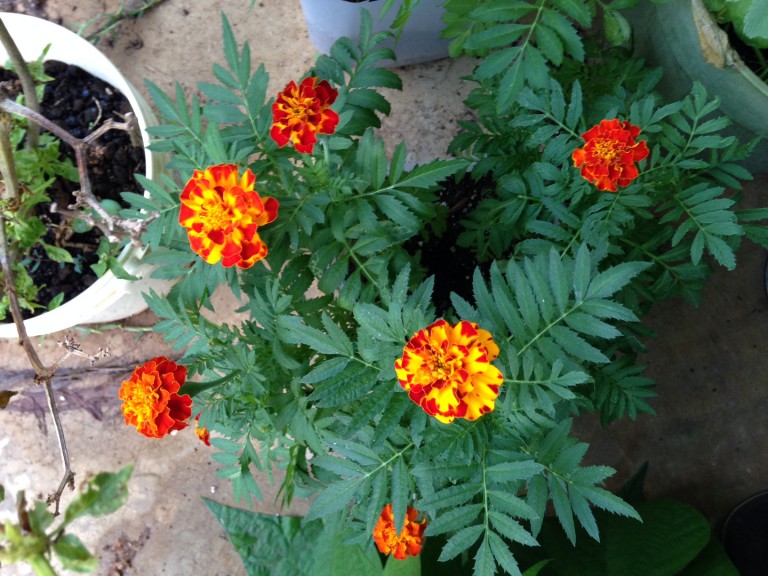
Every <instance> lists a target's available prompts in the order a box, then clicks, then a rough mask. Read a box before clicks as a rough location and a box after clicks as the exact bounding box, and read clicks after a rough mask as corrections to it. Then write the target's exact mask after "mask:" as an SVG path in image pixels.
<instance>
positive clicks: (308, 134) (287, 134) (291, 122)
mask: <svg viewBox="0 0 768 576" xmlns="http://www.w3.org/2000/svg"><path fill="white" fill-rule="evenodd" d="M338 94H339V93H338V92H337V91H336V90H334V89H333V88H332V87H331V85H330V84H329V83H328V82H327V81H326V80H320V79H319V78H317V77H311V78H305V79H304V80H302V81H301V84H299V85H298V86H297V85H296V82H294V81H291V82H290V83H289V84H288V85H287V86H286V87H285V90H283V91H282V92H280V94H278V95H277V99H276V100H275V103H274V104H273V105H272V117H273V124H272V130H271V131H270V133H269V134H270V136H272V139H273V140H274V141H275V142H277V145H278V146H280V147H281V148H282V147H283V146H285V145H286V144H288V142H291V143H293V146H294V147H295V148H296V151H297V152H301V153H303V154H311V153H312V150H314V148H315V143H316V142H317V134H333V131H334V130H335V129H336V125H337V124H338V123H339V115H338V114H337V113H336V112H334V111H333V110H332V109H331V108H330V106H331V104H333V103H334V102H335V101H336V97H337V96H338Z"/></svg>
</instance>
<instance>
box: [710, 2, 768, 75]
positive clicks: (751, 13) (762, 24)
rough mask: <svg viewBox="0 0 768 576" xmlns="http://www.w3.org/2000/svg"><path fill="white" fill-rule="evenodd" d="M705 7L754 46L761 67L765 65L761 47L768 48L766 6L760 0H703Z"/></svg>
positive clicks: (767, 9)
mask: <svg viewBox="0 0 768 576" xmlns="http://www.w3.org/2000/svg"><path fill="white" fill-rule="evenodd" d="M704 4H705V5H706V7H707V8H708V9H709V10H710V11H711V12H713V13H714V14H715V15H716V17H717V21H718V22H720V23H727V24H731V25H732V26H733V28H734V30H735V31H736V34H737V35H738V37H739V38H741V39H742V40H743V41H744V42H746V43H747V44H748V45H750V46H752V47H753V48H755V54H756V55H757V56H758V58H759V59H760V62H761V64H762V67H763V68H765V67H766V62H765V57H764V56H763V55H762V52H760V50H761V49H764V48H768V6H766V4H765V2H760V0H705V2H704Z"/></svg>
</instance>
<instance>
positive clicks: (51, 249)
mask: <svg viewBox="0 0 768 576" xmlns="http://www.w3.org/2000/svg"><path fill="white" fill-rule="evenodd" d="M41 244H42V245H43V248H44V249H45V253H46V254H47V255H48V258H50V259H51V260H53V261H54V262H65V263H67V264H72V263H73V262H74V260H72V254H70V253H69V252H68V251H67V250H66V249H64V248H59V247H58V246H52V245H51V244H46V243H45V242H41Z"/></svg>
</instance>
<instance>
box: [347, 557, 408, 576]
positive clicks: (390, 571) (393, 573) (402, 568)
mask: <svg viewBox="0 0 768 576" xmlns="http://www.w3.org/2000/svg"><path fill="white" fill-rule="evenodd" d="M339 576H344V575H342V574H339ZM347 576H352V574H348V575H347ZM382 576H421V556H406V558H405V560H398V559H397V558H395V557H394V556H390V557H389V558H387V564H386V565H385V566H384V572H383V573H382Z"/></svg>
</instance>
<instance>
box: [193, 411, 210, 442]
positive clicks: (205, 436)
mask: <svg viewBox="0 0 768 576" xmlns="http://www.w3.org/2000/svg"><path fill="white" fill-rule="evenodd" d="M195 434H197V437H198V438H200V440H201V441H202V442H203V443H204V444H205V445H206V446H210V445H211V433H210V432H208V428H206V427H205V426H202V427H201V426H200V414H198V415H197V416H195Z"/></svg>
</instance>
